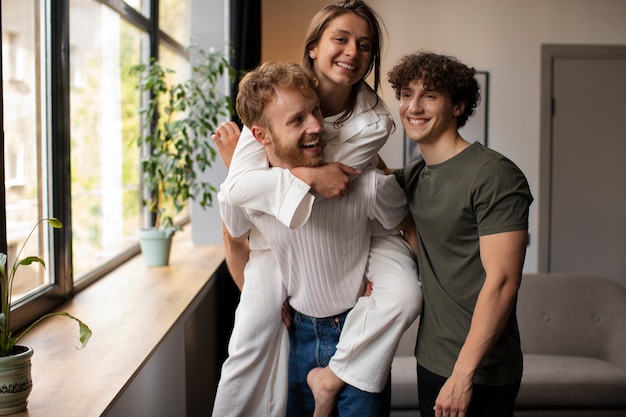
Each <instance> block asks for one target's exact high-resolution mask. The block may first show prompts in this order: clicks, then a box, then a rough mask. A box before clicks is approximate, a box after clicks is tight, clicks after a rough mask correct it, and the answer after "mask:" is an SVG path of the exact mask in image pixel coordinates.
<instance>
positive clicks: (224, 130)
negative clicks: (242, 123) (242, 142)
mask: <svg viewBox="0 0 626 417" xmlns="http://www.w3.org/2000/svg"><path fill="white" fill-rule="evenodd" d="M240 135H241V130H240V129H239V126H237V123H235V122H225V123H222V124H220V125H219V127H218V128H217V130H216V131H215V133H214V134H213V135H211V140H212V141H213V142H214V143H215V146H216V147H217V152H219V154H220V157H221V158H222V161H223V162H224V165H226V168H227V169H228V168H230V161H232V159H233V154H234V153H235V147H236V146H237V141H238V140H239V136H240Z"/></svg>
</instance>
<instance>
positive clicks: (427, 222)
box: [395, 142, 533, 385]
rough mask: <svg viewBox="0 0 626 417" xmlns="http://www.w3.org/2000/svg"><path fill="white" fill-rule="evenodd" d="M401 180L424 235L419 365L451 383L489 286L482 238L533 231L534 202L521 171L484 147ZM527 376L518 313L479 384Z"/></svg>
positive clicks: (420, 165) (404, 173)
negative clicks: (483, 291)
mask: <svg viewBox="0 0 626 417" xmlns="http://www.w3.org/2000/svg"><path fill="white" fill-rule="evenodd" d="M395 174H396V178H397V180H398V182H399V183H400V185H401V186H402V187H403V188H404V190H405V192H406V194H407V198H408V201H409V207H410V209H411V213H412V215H413V218H414V220H415V227H416V229H417V232H418V235H419V236H418V237H419V248H418V249H419V253H418V267H419V271H420V277H421V279H422V290H423V294H424V309H423V312H422V316H421V319H420V326H419V334H418V337H417V347H416V356H417V361H418V363H419V364H420V365H421V366H423V367H425V368H426V369H428V370H429V371H431V372H434V373H436V374H438V375H441V376H444V377H449V376H450V375H451V373H452V369H453V367H454V363H455V362H456V359H457V357H458V354H459V351H460V349H461V346H462V345H463V343H464V342H465V338H466V336H467V333H468V332H469V328H470V322H471V319H472V314H473V312H474V307H475V304H476V300H477V298H478V293H479V292H480V290H481V288H482V285H483V283H484V281H485V270H484V269H483V266H482V263H481V261H480V250H479V240H478V238H479V236H482V235H488V234H493V233H502V232H509V231H514V230H526V229H528V210H529V206H530V204H531V202H532V200H533V197H532V195H531V193H530V189H529V187H528V182H527V181H526V178H525V177H524V174H523V173H522V172H521V171H520V169H519V168H518V167H517V166H515V164H513V162H511V161H510V160H508V159H507V158H505V157H504V156H502V155H500V154H499V153H497V152H495V151H494V150H491V149H489V148H486V147H484V146H482V145H481V144H479V143H478V142H476V143H474V144H472V145H471V146H469V147H468V148H466V149H464V150H463V151H462V152H460V153H459V154H458V155H456V156H454V157H453V158H451V159H449V160H447V161H445V162H443V163H441V164H438V165H433V166H426V164H425V163H424V160H423V159H419V160H418V161H415V162H414V163H412V164H410V165H408V166H407V167H405V168H404V169H401V170H397V171H396V172H395ZM521 375H522V354H521V347H520V339H519V330H518V328H517V319H516V314H515V309H514V310H513V314H512V315H511V318H510V319H509V321H508V323H507V325H506V328H505V330H504V332H503V333H502V336H501V337H500V339H499V340H498V342H497V344H496V345H495V346H494V348H493V349H492V350H491V351H490V352H489V354H488V356H487V357H486V358H485V359H484V360H483V362H482V364H481V366H480V368H479V370H478V372H477V373H476V377H475V378H474V382H476V383H479V384H486V385H502V384H510V383H513V382H515V381H518V380H519V379H520V378H521Z"/></svg>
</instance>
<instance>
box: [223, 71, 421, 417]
mask: <svg viewBox="0 0 626 417" xmlns="http://www.w3.org/2000/svg"><path fill="white" fill-rule="evenodd" d="M237 112H238V114H239V116H240V117H241V119H242V121H243V122H244V123H245V125H246V126H249V127H250V130H251V132H252V134H253V135H254V138H255V139H256V140H257V141H258V142H259V143H260V144H261V145H263V146H264V147H265V150H266V152H267V158H268V162H269V165H270V167H272V168H292V167H297V166H309V167H315V166H319V165H321V164H323V153H322V142H321V139H322V138H321V134H322V131H323V118H322V114H321V111H320V104H319V100H318V97H317V95H316V93H315V81H314V80H313V79H312V78H311V77H310V76H309V75H308V73H306V72H305V71H304V70H303V69H302V68H301V67H300V66H299V65H297V64H283V63H278V62H267V63H265V64H263V65H261V66H260V67H259V68H257V69H256V70H254V71H251V72H249V73H248V74H246V76H245V77H244V78H243V79H242V81H241V82H240V84H239V94H238V96H237ZM219 201H220V208H221V212H222V219H223V221H224V224H225V226H226V228H227V232H228V234H229V235H230V236H227V239H225V245H227V247H228V246H229V245H235V246H237V247H239V248H240V249H242V248H243V249H242V250H243V252H238V254H239V255H238V259H234V256H233V255H232V254H231V256H230V259H229V257H228V255H227V262H228V264H229V268H230V269H231V272H232V273H233V276H234V277H237V276H243V268H244V265H245V260H246V256H247V254H245V251H246V245H248V236H249V235H250V234H251V233H256V234H258V233H260V235H262V237H263V238H264V239H265V241H266V242H267V245H268V246H269V248H270V250H271V252H272V255H273V256H274V257H275V258H276V260H277V263H278V265H279V266H280V273H281V275H282V282H283V286H284V288H285V290H286V296H287V297H288V298H289V305H290V306H291V308H292V309H293V321H292V324H291V328H290V331H289V339H290V358H289V394H288V406H287V415H288V416H298V417H301V416H310V415H313V412H314V409H315V402H314V398H313V394H312V392H311V390H310V388H309V386H308V385H307V380H306V379H307V374H308V373H309V371H310V370H311V369H313V368H315V367H320V366H326V365H327V363H328V361H329V359H330V358H331V356H332V355H333V353H334V352H335V348H336V344H337V341H338V340H339V336H340V334H341V330H342V327H343V323H344V320H345V318H346V315H347V314H348V312H349V311H350V309H352V308H353V307H354V305H355V303H356V301H357V299H358V298H359V297H360V296H361V295H362V294H363V292H364V289H365V288H364V286H365V281H364V273H365V269H366V265H367V260H368V252H369V242H370V237H371V234H372V230H371V222H370V220H371V219H376V220H378V221H379V222H380V223H381V224H382V225H383V226H384V227H385V228H387V229H393V228H395V227H400V226H399V225H400V223H402V221H403V220H405V219H406V218H407V214H408V209H407V206H406V197H405V195H404V192H403V191H402V189H401V188H400V187H399V186H398V184H397V183H396V181H395V178H394V177H393V176H385V175H384V174H383V173H382V172H381V171H379V170H375V169H373V168H371V167H368V168H365V169H363V171H362V173H361V175H359V176H358V177H357V178H356V179H355V180H354V181H353V190H352V192H351V194H350V196H349V197H348V198H343V199H324V198H320V197H319V196H315V201H314V203H313V207H312V211H311V216H310V217H309V220H308V221H307V222H306V223H305V224H304V225H302V226H301V227H299V228H297V229H290V228H288V227H287V226H285V225H283V224H282V223H280V222H279V221H278V220H277V219H276V218H275V217H274V216H271V215H268V214H263V213H260V212H252V211H249V210H244V209H241V208H238V207H232V206H229V205H228V204H226V203H225V202H224V200H223V198H219ZM410 232H411V230H407V235H410ZM227 249H228V248H227ZM235 252H236V251H235ZM228 253H229V250H227V254H228ZM233 253H234V252H233ZM242 253H243V255H242ZM388 404H389V391H383V392H382V393H369V392H365V391H361V390H359V389H357V388H355V387H352V386H350V385H348V386H346V388H345V389H343V390H342V391H341V393H340V394H339V397H338V400H337V412H338V415H339V416H347V415H360V416H364V417H365V416H376V417H380V416H385V415H388Z"/></svg>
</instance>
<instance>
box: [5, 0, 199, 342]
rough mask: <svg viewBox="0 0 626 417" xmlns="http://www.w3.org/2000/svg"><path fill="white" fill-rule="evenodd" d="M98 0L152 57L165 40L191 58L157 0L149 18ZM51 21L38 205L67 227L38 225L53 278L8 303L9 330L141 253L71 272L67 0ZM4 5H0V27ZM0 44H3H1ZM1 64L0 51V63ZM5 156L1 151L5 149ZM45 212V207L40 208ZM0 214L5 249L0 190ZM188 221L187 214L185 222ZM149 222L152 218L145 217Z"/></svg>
mask: <svg viewBox="0 0 626 417" xmlns="http://www.w3.org/2000/svg"><path fill="white" fill-rule="evenodd" d="M93 1H94V2H97V3H101V4H103V5H106V6H108V7H110V8H111V9H113V10H114V11H115V12H117V13H118V14H119V15H120V17H121V18H122V19H124V20H125V21H127V22H128V23H130V24H132V25H133V26H135V27H136V28H137V29H139V30H141V31H145V32H146V33H147V34H148V39H149V48H148V49H149V52H150V58H152V57H154V58H156V59H158V57H159V55H158V54H159V46H160V45H163V46H165V47H167V48H168V49H171V50H172V51H173V52H174V53H176V54H179V55H181V56H184V57H185V58H187V59H188V58H189V56H188V53H187V50H186V48H185V46H183V45H181V44H180V43H178V42H177V41H176V40H174V39H173V38H172V37H171V36H169V35H168V34H167V33H165V32H163V31H162V30H161V29H160V28H159V26H158V22H159V0H146V1H149V5H148V7H147V8H148V10H149V17H146V16H144V15H143V14H142V13H141V12H140V11H138V10H135V9H134V8H133V7H131V6H129V5H128V4H126V3H125V2H123V1H122V0H93ZM48 6H49V8H50V10H49V14H48V16H49V18H50V20H49V21H47V22H46V24H47V25H49V29H48V30H49V32H50V33H49V36H50V45H49V48H50V63H49V66H50V67H49V68H50V73H49V79H46V80H45V82H46V83H47V85H46V92H47V99H48V100H49V112H48V115H47V117H44V120H45V122H44V123H46V122H47V123H49V126H47V129H48V132H49V133H48V134H47V140H46V141H45V143H46V146H48V147H49V152H48V160H47V162H46V163H47V167H48V172H45V173H44V175H46V176H47V177H48V178H49V180H48V181H46V184H45V185H44V186H46V187H48V189H47V190H46V192H44V195H48V196H50V198H48V201H43V202H42V203H41V204H49V207H48V210H47V212H49V213H54V216H55V217H57V218H59V219H63V223H64V225H65V227H63V228H62V229H57V230H54V233H52V232H51V231H49V230H46V229H47V228H42V229H41V230H42V232H43V233H51V242H52V244H51V253H50V261H49V262H48V265H47V268H48V270H49V271H50V272H51V276H52V277H53V283H52V284H50V285H47V286H46V287H44V288H42V289H41V290H39V291H37V292H35V293H33V294H32V295H30V296H29V297H26V298H25V299H23V300H21V301H20V302H18V303H15V304H14V305H13V306H12V313H11V324H12V326H11V327H12V330H13V331H15V330H17V329H20V328H22V327H24V326H26V325H27V324H29V323H30V322H32V321H33V320H34V319H36V318H37V317H39V316H41V315H43V314H45V313H46V312H48V311H50V310H52V309H53V308H54V307H56V306H58V305H59V304H61V303H63V302H64V301H66V300H67V299H69V298H71V297H72V296H73V294H75V293H77V292H80V291H81V290H82V289H84V288H86V287H87V286H89V285H91V284H92V283H94V282H95V281H97V280H99V279H100V278H102V277H103V276H105V275H106V274H107V273H109V272H110V271H112V270H113V269H115V268H116V267H118V266H120V265H121V264H123V263H124V262H126V261H128V260H129V259H130V258H132V257H134V256H135V255H137V254H139V253H140V247H139V242H138V241H137V243H136V245H133V246H132V247H131V248H130V249H129V250H127V251H126V252H124V253H122V254H120V255H119V256H117V257H116V258H114V259H111V260H109V261H108V262H106V263H104V264H102V265H100V266H99V267H98V268H96V269H94V270H92V271H90V272H89V273H88V274H87V275H86V276H85V277H84V278H83V279H81V280H80V281H79V282H76V283H74V279H73V272H72V228H71V227H70V225H71V224H72V210H71V194H70V193H71V175H70V159H71V158H70V150H71V144H70V114H71V113H70V59H71V57H70V39H69V32H70V26H69V15H70V0H50V1H49V3H48ZM1 16H2V8H1V7H0V29H2V23H1ZM0 48H1V46H0ZM3 64H4V63H3V62H2V58H1V56H0V66H2V65H3ZM2 78H3V74H2V71H0V126H2V127H3V126H4V89H3V85H2V81H3V80H2ZM4 147H5V141H4V129H0V149H3V150H4ZM3 155H4V152H3ZM0 179H1V180H2V181H3V184H4V183H5V180H6V178H5V161H4V157H3V158H0ZM44 212H46V210H44ZM0 216H1V217H0V218H3V219H4V221H3V222H2V224H0V226H1V227H0V251H2V252H3V253H7V233H6V190H5V187H2V188H1V190H0ZM186 221H188V219H185V220H184V221H183V222H186ZM147 222H148V223H149V224H153V222H154V220H153V219H148V220H147Z"/></svg>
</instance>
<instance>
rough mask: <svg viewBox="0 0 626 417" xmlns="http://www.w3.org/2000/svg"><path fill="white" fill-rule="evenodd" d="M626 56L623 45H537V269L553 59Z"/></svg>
mask: <svg viewBox="0 0 626 417" xmlns="http://www.w3.org/2000/svg"><path fill="white" fill-rule="evenodd" d="M568 57H569V58H590V59H593V58H611V57H620V58H624V57H626V45H577V44H544V45H541V92H540V101H541V102H540V112H541V113H540V136H539V201H540V204H539V209H538V212H539V222H538V229H539V230H538V233H539V238H538V242H537V250H538V258H537V264H538V265H537V269H538V272H551V271H550V247H551V226H550V224H551V215H550V213H551V211H552V210H551V205H552V185H551V184H552V160H553V159H552V143H553V137H552V132H553V126H552V120H553V119H552V115H553V112H554V101H553V89H554V79H553V78H554V61H555V59H558V58H568Z"/></svg>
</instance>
